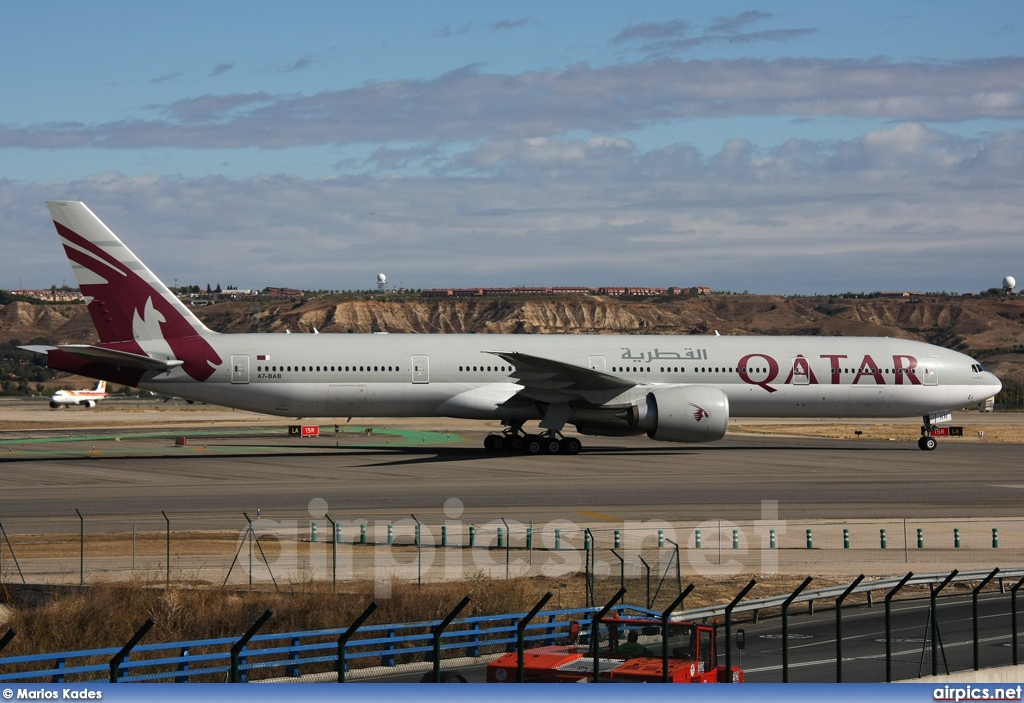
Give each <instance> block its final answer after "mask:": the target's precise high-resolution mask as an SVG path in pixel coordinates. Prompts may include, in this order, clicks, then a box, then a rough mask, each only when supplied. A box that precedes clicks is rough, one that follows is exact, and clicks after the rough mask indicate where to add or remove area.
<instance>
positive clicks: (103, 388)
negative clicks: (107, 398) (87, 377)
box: [96, 381, 107, 393]
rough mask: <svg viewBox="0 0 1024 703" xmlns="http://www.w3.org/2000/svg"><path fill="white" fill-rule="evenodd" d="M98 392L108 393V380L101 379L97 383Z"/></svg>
mask: <svg viewBox="0 0 1024 703" xmlns="http://www.w3.org/2000/svg"><path fill="white" fill-rule="evenodd" d="M96 392H97V393H106V392H107V382H106V381H100V382H99V383H97V384H96Z"/></svg>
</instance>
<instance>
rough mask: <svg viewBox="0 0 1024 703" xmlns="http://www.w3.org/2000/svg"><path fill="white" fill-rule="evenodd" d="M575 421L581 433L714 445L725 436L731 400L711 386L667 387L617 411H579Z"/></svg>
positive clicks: (573, 420)
mask: <svg viewBox="0 0 1024 703" xmlns="http://www.w3.org/2000/svg"><path fill="white" fill-rule="evenodd" d="M572 422H573V423H574V424H575V425H576V430H577V431H578V432H580V433H581V434H589V435H603V436H606V437H625V436H628V435H637V434H642V433H647V436H648V437H650V438H651V439H656V440H660V441H663V442H691V443H695V442H714V441H716V440H719V439H721V438H722V437H724V436H725V430H726V427H727V426H728V424H729V399H728V398H727V397H726V396H725V393H723V392H722V391H721V390H720V389H718V388H713V387H711V386H668V387H665V388H659V389H657V390H653V391H651V392H650V393H648V394H647V395H646V396H645V397H644V398H643V399H642V400H640V401H638V402H636V403H635V404H633V405H630V406H629V407H628V408H625V409H619V410H617V411H614V412H613V411H609V410H604V409H590V410H577V411H576V412H575V413H574V414H573V419H572Z"/></svg>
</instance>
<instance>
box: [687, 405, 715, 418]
mask: <svg viewBox="0 0 1024 703" xmlns="http://www.w3.org/2000/svg"><path fill="white" fill-rule="evenodd" d="M687 405H689V406H690V407H691V408H697V410H696V411H695V412H694V413H693V419H694V420H696V421H697V422H700V421H701V420H703V419H704V418H706V417H711V415H710V414H708V411H707V410H705V409H704V408H702V407H701V406H699V405H697V404H696V403H687Z"/></svg>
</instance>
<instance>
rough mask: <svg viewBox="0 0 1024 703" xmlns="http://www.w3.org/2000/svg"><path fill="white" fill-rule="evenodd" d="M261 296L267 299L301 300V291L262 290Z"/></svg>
mask: <svg viewBox="0 0 1024 703" xmlns="http://www.w3.org/2000/svg"><path fill="white" fill-rule="evenodd" d="M262 295H263V296H264V297H267V298H301V297H302V291H301V290H296V289H294V288H264V289H263V293H262Z"/></svg>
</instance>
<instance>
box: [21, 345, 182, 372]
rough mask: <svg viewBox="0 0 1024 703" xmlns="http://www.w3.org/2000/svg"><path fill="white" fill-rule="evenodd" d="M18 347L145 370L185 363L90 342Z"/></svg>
mask: <svg viewBox="0 0 1024 703" xmlns="http://www.w3.org/2000/svg"><path fill="white" fill-rule="evenodd" d="M19 349H24V350H26V351H30V352H37V353H39V354H45V353H46V352H48V351H51V350H53V349H59V350H61V351H63V352H67V353H68V354H74V355H75V356H78V357H81V358H83V359H85V360H87V361H95V362H99V363H101V364H112V365H117V366H122V367H125V368H130V369H143V370H146V371H170V370H171V369H173V368H177V367H178V366H181V365H182V364H184V363H185V362H184V361H181V360H180V359H154V358H153V357H151V356H144V355H142V354H132V353H131V352H125V351H119V350H117V349H107V348H105V347H97V346H94V345H91V344H58V345H57V346H48V345H35V344H33V345H27V346H23V347H19Z"/></svg>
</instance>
